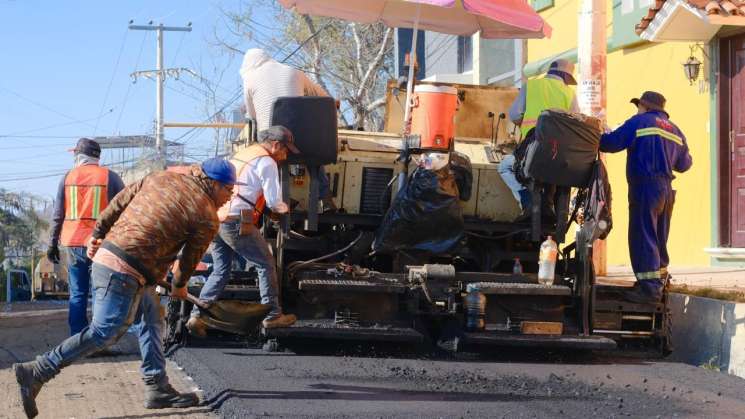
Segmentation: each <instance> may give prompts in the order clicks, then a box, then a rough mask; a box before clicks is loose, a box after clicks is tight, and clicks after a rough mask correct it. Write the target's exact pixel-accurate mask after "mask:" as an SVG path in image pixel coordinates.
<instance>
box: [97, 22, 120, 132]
mask: <svg viewBox="0 0 745 419" xmlns="http://www.w3.org/2000/svg"><path fill="white" fill-rule="evenodd" d="M127 35H129V29H127V30H125V31H124V37H123V38H122V45H121V46H120V47H119V55H118V56H117V57H116V64H114V71H113V72H112V73H111V78H110V79H109V85H108V86H107V87H106V93H105V94H104V96H103V103H102V104H101V110H99V111H98V113H99V114H100V113H101V112H103V109H104V108H105V107H106V101H107V100H109V92H111V85H112V84H113V83H114V77H115V76H116V71H117V70H118V69H119V61H120V60H121V59H122V52H124V45H125V44H126V43H127ZM99 122H101V119H100V118H99V119H97V120H96V126H95V127H94V128H93V135H96V131H98V124H99Z"/></svg>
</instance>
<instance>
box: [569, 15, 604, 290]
mask: <svg viewBox="0 0 745 419" xmlns="http://www.w3.org/2000/svg"><path fill="white" fill-rule="evenodd" d="M607 8H608V6H607V1H606V0H581V1H580V10H579V19H578V22H579V28H578V33H577V44H578V45H577V67H579V71H578V73H579V81H578V86H577V102H578V105H579V110H580V112H582V113H584V114H586V115H596V116H600V118H601V119H603V120H605V119H606V116H605V114H606V111H605V109H606V98H607V88H608V83H607V80H606V73H607V71H606V70H607V65H606V55H607V51H608V49H607V34H606V13H607ZM601 159H603V160H604V157H602V156H601ZM593 248H594V251H593V264H594V266H595V273H596V274H597V275H605V274H606V270H607V259H606V251H607V249H606V245H605V241H604V240H597V241H596V242H595V243H594V244H593Z"/></svg>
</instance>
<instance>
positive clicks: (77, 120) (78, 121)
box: [0, 87, 93, 127]
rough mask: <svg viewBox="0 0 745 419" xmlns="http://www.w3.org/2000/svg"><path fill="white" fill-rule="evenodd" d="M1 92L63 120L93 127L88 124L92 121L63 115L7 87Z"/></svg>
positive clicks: (2, 88)
mask: <svg viewBox="0 0 745 419" xmlns="http://www.w3.org/2000/svg"><path fill="white" fill-rule="evenodd" d="M0 90H4V91H6V92H8V93H10V94H12V95H13V96H16V97H18V98H20V99H23V100H25V101H26V102H29V103H31V104H33V105H36V106H38V107H40V108H42V109H44V110H47V111H49V112H52V113H54V114H57V115H59V116H61V117H63V118H66V119H69V120H71V121H74V122H76V123H81V124H85V125H88V126H89V127H93V125H91V124H88V123H87V122H88V121H90V120H86V121H81V120H79V119H77V118H74V117H72V116H70V115H67V114H64V113H62V112H59V111H57V110H55V109H52V108H50V107H49V106H47V105H44V104H42V103H39V102H37V101H35V100H33V99H31V98H28V97H26V96H23V95H21V94H20V93H17V92H15V91H13V90H10V89H8V88H6V87H0Z"/></svg>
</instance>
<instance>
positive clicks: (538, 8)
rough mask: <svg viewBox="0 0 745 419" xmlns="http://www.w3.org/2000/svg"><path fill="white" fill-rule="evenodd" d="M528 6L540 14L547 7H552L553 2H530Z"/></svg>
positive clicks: (549, 0) (541, 0)
mask: <svg viewBox="0 0 745 419" xmlns="http://www.w3.org/2000/svg"><path fill="white" fill-rule="evenodd" d="M530 5H531V6H533V10H535V11H536V12H542V11H544V10H546V9H548V8H549V7H553V5H554V0H530Z"/></svg>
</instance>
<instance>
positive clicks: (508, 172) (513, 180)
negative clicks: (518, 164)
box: [497, 154, 527, 210]
mask: <svg viewBox="0 0 745 419" xmlns="http://www.w3.org/2000/svg"><path fill="white" fill-rule="evenodd" d="M514 165H515V155H514V154H508V155H506V156H504V157H502V161H500V162H499V168H498V169H497V170H498V171H499V176H501V177H502V180H503V181H504V183H505V184H506V185H507V187H508V188H510V191H512V196H514V197H515V199H516V200H517V203H518V204H520V208H521V209H523V210H525V208H522V201H521V199H520V191H527V189H526V188H525V186H523V184H522V183H520V182H519V181H518V180H517V177H516V176H515V169H514Z"/></svg>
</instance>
